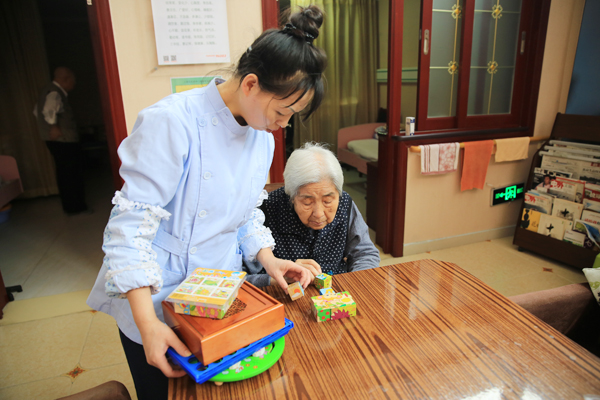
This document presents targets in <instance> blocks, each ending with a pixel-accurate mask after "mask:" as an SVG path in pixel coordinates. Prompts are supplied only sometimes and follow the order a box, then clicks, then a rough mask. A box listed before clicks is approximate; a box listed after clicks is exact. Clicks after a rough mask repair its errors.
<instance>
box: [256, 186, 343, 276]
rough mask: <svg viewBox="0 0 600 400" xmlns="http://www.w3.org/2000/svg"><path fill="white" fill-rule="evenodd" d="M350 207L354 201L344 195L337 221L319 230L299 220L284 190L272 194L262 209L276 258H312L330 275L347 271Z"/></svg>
mask: <svg viewBox="0 0 600 400" xmlns="http://www.w3.org/2000/svg"><path fill="white" fill-rule="evenodd" d="M350 207H352V198H351V197H350V195H349V194H348V193H346V192H342V196H341V198H340V203H339V206H338V209H337V212H336V214H335V218H334V219H333V221H331V223H330V224H327V225H325V227H324V228H323V229H321V230H318V231H316V230H313V229H311V228H309V227H307V226H306V225H304V224H303V223H302V221H300V218H298V215H297V214H296V211H294V207H293V205H292V203H291V201H290V198H289V196H288V195H287V194H285V191H284V188H283V187H282V188H279V189H277V190H275V191H273V192H271V193H269V198H268V199H267V200H265V201H264V202H263V204H262V206H261V207H260V208H261V209H262V210H263V212H264V213H265V217H266V219H265V226H266V227H268V228H269V229H271V232H272V234H273V238H274V239H275V250H274V251H273V253H274V254H275V257H278V258H282V259H285V260H292V261H296V260H297V259H299V258H302V259H313V260H315V261H316V262H317V263H318V264H319V265H320V266H321V269H322V271H323V272H324V273H326V274H329V275H331V274H340V273H344V272H348V266H347V265H346V261H345V260H344V257H345V254H344V250H345V248H346V240H347V237H348V223H349V222H348V221H349V217H350Z"/></svg>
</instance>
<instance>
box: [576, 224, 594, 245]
mask: <svg viewBox="0 0 600 400" xmlns="http://www.w3.org/2000/svg"><path fill="white" fill-rule="evenodd" d="M598 228H600V226H598V225H594V224H590V223H589V222H585V221H582V220H576V221H575V222H574V223H573V230H574V231H577V232H581V233H584V234H585V235H586V236H587V239H588V240H586V243H584V245H583V247H586V248H589V247H590V246H589V241H591V242H592V243H593V246H596V247H600V246H598V243H600V229H598Z"/></svg>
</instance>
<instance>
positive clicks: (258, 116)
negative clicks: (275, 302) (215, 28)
mask: <svg viewBox="0 0 600 400" xmlns="http://www.w3.org/2000/svg"><path fill="white" fill-rule="evenodd" d="M322 20H323V15H322V12H321V10H320V9H319V8H317V7H314V6H311V7H308V8H305V9H301V11H300V12H298V13H296V14H292V15H291V16H290V17H289V21H288V24H286V25H285V27H284V28H282V29H273V30H268V31H266V32H264V33H263V34H262V35H260V37H258V38H257V39H256V40H255V41H254V43H252V45H251V46H250V47H249V48H248V50H247V51H246V52H245V54H244V55H243V56H242V57H241V58H240V60H239V62H238V64H237V66H236V69H235V72H234V74H233V77H232V78H231V79H229V80H228V81H217V80H213V81H212V82H211V83H210V84H209V85H208V86H207V87H205V88H202V89H195V90H190V91H187V92H183V93H179V94H174V95H171V96H168V97H166V98H165V99H163V100H161V101H159V102H158V103H156V104H154V105H153V106H150V107H148V108H146V109H145V110H143V111H142V112H140V114H139V116H138V119H137V121H136V123H135V126H134V128H133V131H132V133H131V135H130V136H129V137H128V138H127V139H125V140H124V141H123V143H122V144H121V146H120V147H119V157H120V159H121V162H122V165H121V169H120V174H121V176H122V178H123V180H124V181H125V185H124V186H123V189H122V190H121V191H118V192H117V193H116V195H115V197H114V199H113V203H114V204H115V207H114V208H113V210H112V212H111V215H110V219H109V221H108V224H107V226H106V230H105V232H104V244H103V250H104V252H105V254H106V256H105V258H104V263H103V265H102V269H101V270H100V274H99V276H98V279H97V281H96V284H95V285H94V288H93V290H92V293H91V294H90V297H89V299H88V304H89V305H90V307H92V308H94V309H96V310H99V311H102V312H105V313H107V314H110V315H112V316H113V317H114V318H115V319H116V321H117V324H118V326H119V330H120V334H121V341H122V343H123V348H124V350H125V354H126V356H127V361H128V363H129V366H130V369H131V373H132V375H133V379H134V382H135V386H136V391H137V395H138V398H140V399H147V398H159V399H164V398H166V396H167V389H168V379H167V377H180V376H183V375H184V372H183V371H178V370H174V369H173V368H172V367H171V365H170V364H169V363H168V361H167V359H166V357H165V353H166V350H167V348H168V347H169V346H170V347H173V348H174V349H175V350H176V351H177V352H178V353H180V354H182V355H184V356H186V355H189V354H190V353H189V350H188V349H187V348H186V347H185V345H184V344H183V343H182V342H181V341H180V340H179V339H178V338H177V336H176V335H175V334H174V333H173V331H172V330H171V329H170V328H169V327H167V326H166V325H165V324H164V322H163V315H162V309H161V305H160V303H161V301H162V300H164V298H165V297H167V296H168V295H169V293H171V291H173V290H174V289H175V287H177V285H178V284H179V283H181V282H182V281H183V280H184V279H185V278H186V276H187V275H189V274H191V273H192V272H193V271H194V269H196V268H198V267H206V268H216V269H227V270H235V271H240V270H241V269H242V257H243V258H244V259H246V260H247V261H250V262H252V261H254V260H258V261H259V262H260V263H261V264H262V265H263V266H264V267H265V270H266V271H267V273H268V274H269V275H270V276H271V277H272V278H273V279H274V280H275V281H277V282H278V283H279V284H280V285H281V287H282V288H284V289H285V288H287V284H286V282H285V279H284V276H285V277H287V278H291V279H293V280H296V281H300V282H301V283H302V284H303V286H304V287H306V286H307V285H308V283H309V282H310V276H309V274H308V271H307V270H306V269H305V268H303V267H301V266H299V265H297V264H295V263H293V262H291V261H286V260H281V259H278V258H276V257H275V256H274V255H273V252H272V249H273V246H274V241H273V238H272V236H271V234H270V232H269V230H268V229H266V228H265V227H264V226H263V222H264V214H263V213H262V211H260V210H259V209H258V208H257V207H258V206H259V205H260V204H261V203H262V200H263V199H265V198H266V193H263V187H264V185H265V183H266V181H267V175H268V172H269V168H270V165H271V161H272V159H273V150H274V140H273V136H272V135H271V133H270V132H271V131H273V130H276V129H278V128H279V127H285V126H286V125H287V124H288V121H289V120H290V118H291V117H292V115H293V114H294V113H297V112H304V113H305V115H306V116H308V115H310V114H311V113H312V112H314V111H315V110H316V109H317V108H318V106H319V104H320V103H321V100H322V98H323V92H324V89H323V78H322V74H323V71H324V69H325V65H326V57H325V54H324V52H323V51H322V50H320V49H318V48H316V47H314V46H313V44H312V42H313V40H314V39H315V38H316V37H317V36H318V35H319V28H320V26H321V24H322Z"/></svg>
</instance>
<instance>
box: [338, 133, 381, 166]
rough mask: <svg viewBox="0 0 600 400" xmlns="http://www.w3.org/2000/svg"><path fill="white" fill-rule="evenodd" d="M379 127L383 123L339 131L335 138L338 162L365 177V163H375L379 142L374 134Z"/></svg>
mask: <svg viewBox="0 0 600 400" xmlns="http://www.w3.org/2000/svg"><path fill="white" fill-rule="evenodd" d="M380 126H385V123H381V122H374V123H370V124H362V125H355V126H349V127H347V128H342V129H340V130H339V131H338V137H337V157H338V160H340V162H341V163H344V164H347V165H350V166H353V167H354V168H356V169H357V170H358V172H360V173H362V174H365V175H366V174H367V163H368V162H370V161H377V151H378V148H377V147H378V143H379V141H378V140H377V139H375V138H374V134H375V128H377V127H380Z"/></svg>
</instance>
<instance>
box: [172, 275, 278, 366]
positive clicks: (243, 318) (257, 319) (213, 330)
mask: <svg viewBox="0 0 600 400" xmlns="http://www.w3.org/2000/svg"><path fill="white" fill-rule="evenodd" d="M237 298H238V299H239V300H240V301H242V302H243V303H245V304H246V308H245V309H244V310H243V311H241V312H239V313H237V314H234V315H232V316H231V317H227V318H225V319H220V320H219V319H210V318H202V317H194V316H191V315H185V314H177V313H176V312H175V310H174V309H173V305H172V304H171V303H169V302H166V301H163V302H162V308H163V313H164V317H165V322H166V323H167V325H169V326H170V327H171V328H172V329H173V330H174V331H175V333H176V334H177V336H179V338H180V339H181V340H182V341H183V343H185V344H186V345H187V346H188V348H189V349H190V351H191V352H192V353H193V354H194V355H195V356H196V357H197V358H198V360H200V362H201V363H202V364H204V365H208V364H210V363H212V362H215V361H217V360H219V359H220V358H223V357H224V356H226V355H228V354H231V353H233V352H234V351H237V350H239V349H241V348H242V347H246V346H248V345H249V344H252V343H254V342H256V341H257V340H259V339H262V338H263V337H265V336H267V335H270V334H271V333H274V332H276V331H278V330H280V329H282V328H283V327H284V326H285V317H284V309H283V304H282V303H280V302H278V301H277V300H275V299H274V298H272V297H271V296H269V295H268V294H266V293H265V292H263V291H262V290H260V289H258V288H257V287H256V286H254V285H252V284H250V283H248V282H244V283H243V284H242V286H241V287H240V290H239V292H238V297H237Z"/></svg>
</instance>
